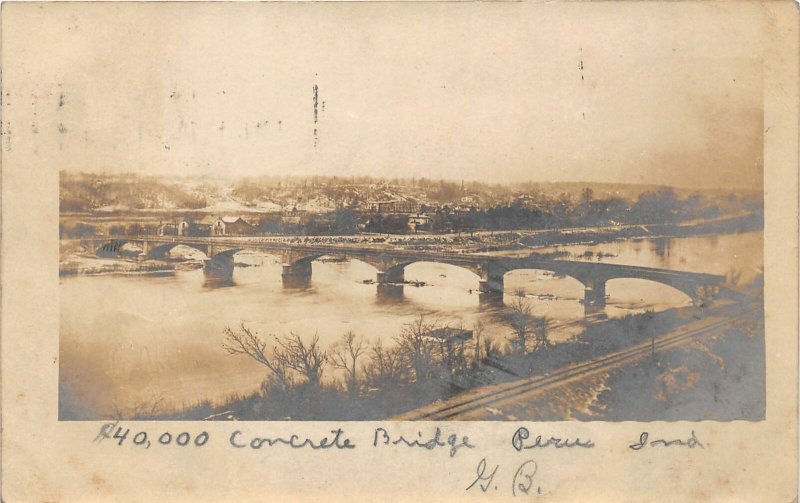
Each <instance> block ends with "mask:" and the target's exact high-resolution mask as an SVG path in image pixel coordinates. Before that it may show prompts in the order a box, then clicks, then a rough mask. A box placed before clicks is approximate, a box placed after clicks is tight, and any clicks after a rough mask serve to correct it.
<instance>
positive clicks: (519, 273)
mask: <svg viewBox="0 0 800 503" xmlns="http://www.w3.org/2000/svg"><path fill="white" fill-rule="evenodd" d="M531 272H534V273H547V274H548V275H551V276H544V275H542V276H544V277H546V278H547V280H546V282H547V283H549V282H550V281H551V280H557V281H560V280H566V281H564V282H562V283H561V285H559V286H558V287H557V288H556V291H553V286H554V285H553V284H552V283H551V284H547V285H545V288H544V289H542V290H541V291H539V289H533V291H532V292H531V293H535V294H551V295H558V294H561V295H563V296H569V297H572V296H577V298H583V296H584V292H585V290H586V288H587V284H586V283H587V281H586V280H581V279H579V278H576V277H575V276H571V275H569V274H564V273H562V272H559V271H554V270H551V269H547V268H541V267H517V268H514V269H510V270H508V271H506V272H505V274H504V275H503V284H504V287H505V290H506V292H507V293H513V291H514V290H516V289H517V288H516V285H517V284H518V283H519V282H520V279H521V278H523V277H525V276H526V275H529V274H530V273H531ZM542 280H543V277H539V278H534V279H532V280H528V283H529V284H530V283H536V282H542ZM523 289H525V288H524V287H523ZM525 290H526V291H527V289H525Z"/></svg>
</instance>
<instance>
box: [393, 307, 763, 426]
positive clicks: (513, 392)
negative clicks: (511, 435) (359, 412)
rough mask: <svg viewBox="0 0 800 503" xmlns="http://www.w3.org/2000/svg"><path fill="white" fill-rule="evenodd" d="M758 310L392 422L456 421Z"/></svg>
mask: <svg viewBox="0 0 800 503" xmlns="http://www.w3.org/2000/svg"><path fill="white" fill-rule="evenodd" d="M757 310H758V308H755V307H754V308H751V309H746V310H744V311H742V312H740V313H738V314H737V315H736V316H735V317H731V318H723V319H721V320H719V321H714V322H712V323H710V324H708V325H704V326H702V327H699V328H696V329H689V330H686V331H683V332H679V333H672V334H668V335H664V336H661V337H658V338H656V339H655V340H648V341H646V342H641V343H639V344H635V345H633V346H630V347H628V348H626V349H623V350H621V351H617V352H615V353H611V354H608V355H604V356H601V357H598V358H595V359H593V360H589V361H586V362H582V363H577V364H573V365H570V366H568V367H564V368H561V369H558V370H555V371H553V372H550V373H548V374H545V375H543V376H537V377H532V378H529V379H525V380H523V381H522V382H520V381H515V382H512V383H507V384H505V385H498V386H497V387H496V388H497V389H495V390H492V391H490V392H485V393H483V394H482V395H480V396H474V397H469V398H466V399H463V400H461V401H459V402H457V403H454V404H451V405H445V406H443V407H440V408H438V409H436V410H433V411H429V412H425V410H426V409H427V407H426V408H423V410H422V411H420V410H419V409H418V410H415V411H411V412H408V413H404V414H400V415H398V416H395V417H394V418H392V419H395V420H399V421H443V420H448V419H454V418H456V417H457V416H460V415H464V414H467V413H469V412H472V411H474V410H477V409H480V408H483V407H486V406H489V405H493V404H496V403H498V402H503V401H506V400H509V399H512V398H514V397H516V396H519V395H523V394H526V393H531V392H539V391H542V390H544V389H546V388H549V387H554V386H560V385H563V384H565V383H567V382H570V381H573V380H578V379H584V378H586V377H590V376H592V375H596V374H599V373H602V372H605V371H608V370H610V369H611V368H613V367H614V366H615V365H619V364H621V363H632V362H634V361H636V360H639V359H641V358H643V357H646V356H647V355H649V354H650V353H651V352H653V351H663V350H665V349H671V348H673V347H677V346H680V345H683V344H686V343H687V342H689V341H691V340H693V339H695V338H697V337H700V336H703V335H706V334H708V333H710V332H714V331H717V330H720V329H723V328H727V327H730V326H733V325H735V324H736V323H738V322H739V321H740V320H741V319H742V318H745V317H747V316H749V315H752V314H755V313H756V312H757Z"/></svg>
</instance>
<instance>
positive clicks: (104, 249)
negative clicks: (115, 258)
mask: <svg viewBox="0 0 800 503" xmlns="http://www.w3.org/2000/svg"><path fill="white" fill-rule="evenodd" d="M129 242H130V241H129V240H127V239H114V240H111V241H108V242H106V243H103V244H102V245H100V246H99V247H97V248H95V249H94V254H95V255H97V256H98V257H108V256H111V255H119V254H121V253H122V247H123V246H125V245H126V244H128V243H129Z"/></svg>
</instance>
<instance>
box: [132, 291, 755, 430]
mask: <svg viewBox="0 0 800 503" xmlns="http://www.w3.org/2000/svg"><path fill="white" fill-rule="evenodd" d="M740 309H741V306H739V305H738V304H736V303H734V302H724V303H723V304H722V305H721V306H720V307H718V308H716V309H715V314H714V315H715V316H725V315H732V314H733V313H735V312H737V311H738V310H740ZM701 314H702V315H710V313H704V312H701V311H699V310H697V309H694V308H683V309H672V310H669V311H665V312H662V313H657V314H655V313H644V314H641V315H631V316H628V317H625V318H622V319H613V320H607V321H604V322H600V323H593V324H591V325H589V326H588V327H587V329H586V331H585V332H584V333H583V334H581V335H580V336H578V337H576V338H575V339H574V340H571V341H567V342H563V343H559V344H552V345H550V346H548V347H546V348H543V349H540V350H537V351H534V352H532V353H530V354H528V355H526V356H524V357H523V356H520V355H519V354H516V353H514V352H513V351H510V350H509V349H503V348H502V335H501V334H495V335H494V336H493V335H491V334H485V335H484V336H483V341H490V342H488V343H482V350H483V351H484V352H483V354H482V355H481V356H480V359H474V353H473V360H472V361H471V362H470V363H469V365H468V366H467V367H466V368H464V369H463V370H462V371H458V372H455V373H449V372H448V373H446V374H441V373H440V374H438V375H439V376H440V377H439V378H435V379H430V380H425V381H423V382H416V381H414V380H408V379H407V377H406V378H401V377H399V376H400V374H398V378H397V379H395V380H394V381H391V382H387V383H384V384H382V385H378V384H376V383H375V382H371V383H366V382H365V383H363V384H362V386H361V387H360V391H359V392H358V393H356V394H353V393H352V392H348V391H347V390H346V389H345V388H344V387H343V385H342V384H340V383H338V382H328V383H323V384H322V385H320V386H311V385H307V384H298V385H295V386H293V387H291V388H290V389H286V390H283V391H282V392H281V393H280V394H276V393H275V390H274V388H270V384H269V381H265V383H264V384H263V385H262V388H261V389H260V390H259V391H256V392H253V393H250V394H246V395H232V396H229V397H228V398H227V399H225V400H222V401H220V402H216V403H215V402H212V401H209V400H205V401H199V402H198V403H196V404H194V405H186V406H181V407H179V408H171V409H169V410H166V409H163V410H160V411H158V412H152V413H148V414H144V415H142V414H139V415H138V416H136V417H133V419H159V420H199V419H210V420H232V419H236V420H288V419H291V420H379V419H384V418H386V417H390V416H395V415H397V414H401V413H403V412H404V411H409V410H414V409H416V408H419V407H423V406H425V405H427V404H430V403H433V402H436V401H438V400H446V399H449V398H450V397H453V396H456V395H457V394H459V393H463V392H465V391H467V390H471V389H479V388H480V387H482V386H486V385H494V384H498V383H503V382H509V381H515V380H518V379H521V378H527V377H531V376H541V375H546V374H548V373H551V372H553V371H555V370H557V369H560V368H563V367H566V366H568V365H571V364H574V363H578V362H581V361H586V360H588V359H591V358H595V357H598V356H600V355H604V354H610V353H613V352H615V351H619V350H621V349H624V348H626V347H628V346H630V345H632V344H635V343H640V342H641V341H642V340H647V339H648V338H650V337H657V336H658V335H661V334H666V333H670V332H672V331H675V330H677V329H679V328H680V327H681V326H683V325H686V324H688V323H692V322H694V321H696V320H697V319H698V316H700V315H701ZM762 330H763V329H762ZM718 340H719V341H721V342H720V343H719V344H721V345H718V346H714V347H713V348H711V350H708V349H704V350H703V352H704V353H707V354H712V352H715V353H714V354H724V355H725V357H726V358H730V359H731V361H732V362H734V360H735V358H734V357H735V355H731V354H730V353H731V351H730V349H729V348H728V346H727V345H726V344H728V343H726V342H725V341H724V340H723V339H722V338H720V339H718ZM748 340H749V341H751V342H752V344H754V345H758V344H762V345H763V331H762V332H760V333H759V332H758V330H757V329H756V331H755V332H752V333H751V336H750V338H749V339H748ZM759 341H760V342H759ZM720 348H721V349H720ZM726 348H728V349H726ZM709 351H711V352H709ZM748 351H749V349H748ZM681 354H682V353H676V355H677V356H675V355H671V353H666V352H665V353H664V355H666V356H663V357H662V356H659V358H661V360H660V361H662V362H664V363H662V364H661V365H663V367H657V368H659V369H661V370H662V372H660V373H659V372H654V371H650V374H649V375H650V379H651V381H652V383H653V386H655V385H656V384H655V383H662V384H663V385H669V383H672V382H673V381H674V382H678V381H679V380H680V379H681V378H682V376H683V375H684V374H683V372H686V371H684V370H681V368H680V367H681V365H686V366H689V367H691V368H692V369H694V370H690V371H689V372H694V373H696V374H699V375H702V376H705V377H708V378H712V377H713V378H714V379H717V380H719V379H726V378H727V376H726V375H717V374H714V369H710V368H709V369H706V368H705V367H707V366H708V361H706V360H704V359H703V358H697V357H694V356H693V357H692V358H689V359H683V360H685V361H683V360H682V357H681V356H680V355H681ZM748 354H749V355H750V356H749V357H750V358H753V359H754V360H755V363H758V354H759V353H758V352H757V351H756V352H752V351H751V352H750V353H748ZM659 355H661V353H659ZM762 357H763V354H762ZM711 358H712V360H713V359H714V357H711ZM682 361H683V363H682V364H681V362H682ZM715 361H716V360H715ZM736 361H738V360H736ZM666 362H669V364H667V363H666ZM734 363H735V362H734ZM732 364H733V363H732ZM735 364H736V365H738V363H735ZM761 364H762V371H763V362H762V363H761ZM758 369H759V367H758V365H753V366H751V367H750V368H749V369H748V372H750V371H752V372H754V373H755V375H756V377H757V374H758ZM630 372H633V374H630V375H627V374H624V373H620V374H619V376H618V377H617V379H618V380H617V381H615V382H611V381H606V382H604V384H603V386H600V387H599V388H598V387H596V386H593V385H592V384H589V385H583V384H581V385H580V386H581V390H582V391H580V392H579V391H574V392H570V393H566V394H559V396H560V397H561V400H562V403H559V404H556V405H551V406H547V405H541V404H539V405H537V404H533V405H530V404H529V405H530V407H533V409H531V410H532V411H534V412H531V414H533V415H532V416H528V415H525V414H514V413H510V414H511V416H514V417H515V418H519V419H526V420H527V419H533V418H545V419H548V420H559V419H561V420H563V419H575V418H577V419H599V418H604V417H606V416H604V415H603V414H604V413H605V412H604V411H608V410H612V408H611V405H614V408H613V414H614V416H613V417H614V418H625V417H628V416H629V415H631V414H632V412H631V410H630V406H627V405H625V403H623V399H624V395H625V394H624V393H621V392H620V391H619V390H624V389H626V386H633V382H634V381H635V380H636V379H639V378H640V376H638V374H636V372H637V370H636V369H635V368H634V369H633V370H631V371H630ZM712 374H713V375H712ZM626 375H627V377H626ZM670 376H672V377H670ZM631 379H633V381H631ZM670 379H672V380H670ZM695 380H696V379H695ZM684 381H685V379H684ZM704 382H705V381H704ZM664 383H667V384H664ZM689 384H691V383H689ZM690 388H691V385H686V384H685V383H684V385H683V387H681V385H675V386H672V388H670V389H669V393H670V396H671V397H673V399H674V397H676V396H678V394H680V392H681V390H684V391H686V390H690ZM704 389H705V388H704ZM608 390H611V391H608ZM604 391H608V392H607V393H606V394H605V395H604V394H603V392H604ZM687 392H694V391H687ZM676 393H677V394H676ZM656 395H658V394H657V393H656ZM658 396H661V395H658ZM698 396H699V397H700V398H698V399H699V400H701V401H702V400H709V399H713V397H709V396H707V395H705V394H703V393H700V394H699V395H698ZM570 397H571V398H570ZM587 397H590V398H592V399H591V400H590V399H589V398H587ZM597 397H601V398H600V399H598V398H597ZM653 399H656V398H653ZM728 399H730V398H728ZM564 401H566V402H564ZM702 405H703V404H702V403H700V404H695V406H694V407H693V408H689V409H681V410H682V411H683V412H682V414H683V416H681V417H679V418H682V419H692V418H694V417H695V416H693V415H692V414H694V415H696V414H698V412H697V411H698V410H706V409H703V408H702V407H701V406H702ZM537 411H538V412H537ZM587 411H590V412H587ZM537 414H538V415H537ZM505 415H506V414H505V413H503V414H502V415H500V416H498V417H496V418H499V419H502V418H503V417H504V416H505ZM732 415H733V416H735V415H736V413H732ZM717 416H719V417H723V416H724V414H721V413H720V414H717ZM609 417H610V416H609ZM748 417H749V416H748ZM676 419H678V418H677V417H676Z"/></svg>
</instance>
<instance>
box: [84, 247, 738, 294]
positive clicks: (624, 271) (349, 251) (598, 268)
mask: <svg viewBox="0 0 800 503" xmlns="http://www.w3.org/2000/svg"><path fill="white" fill-rule="evenodd" d="M87 241H89V240H87ZM91 241H92V242H95V243H109V242H147V243H151V244H154V245H162V244H176V245H177V244H184V245H196V246H214V247H230V248H246V249H256V250H265V251H283V252H298V253H304V254H305V253H307V254H312V255H315V254H319V255H331V254H337V255H345V256H352V257H365V256H371V257H375V256H382V257H389V258H392V259H396V260H401V261H402V260H409V261H424V260H426V259H429V260H431V261H435V262H443V261H446V262H448V263H452V264H454V265H457V264H463V265H475V264H483V263H496V264H500V265H502V266H505V267H507V268H532V269H543V270H552V271H554V272H557V273H560V272H563V273H565V274H568V273H569V272H570V271H572V272H583V273H588V272H589V271H594V274H598V273H600V274H602V275H604V276H611V277H630V278H637V277H641V278H644V279H647V278H663V279H672V280H685V281H695V282H702V283H705V284H720V283H722V282H724V280H725V277H724V276H719V275H715V274H708V273H696V272H689V271H677V270H672V269H659V268H654V267H644V266H635V265H624V264H609V263H605V262H589V261H580V260H560V259H543V258H539V257H535V256H531V257H502V256H497V255H483V254H480V253H455V252H444V251H428V250H407V249H402V248H395V247H391V246H387V245H382V244H372V243H369V244H366V243H365V244H358V245H352V244H325V245H318V244H308V243H287V242H285V241H275V240H271V239H269V238H266V239H265V238H252V237H229V236H226V237H184V236H180V237H174V236H141V237H129V238H120V239H116V240H115V239H109V238H103V239H92V240H91Z"/></svg>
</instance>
